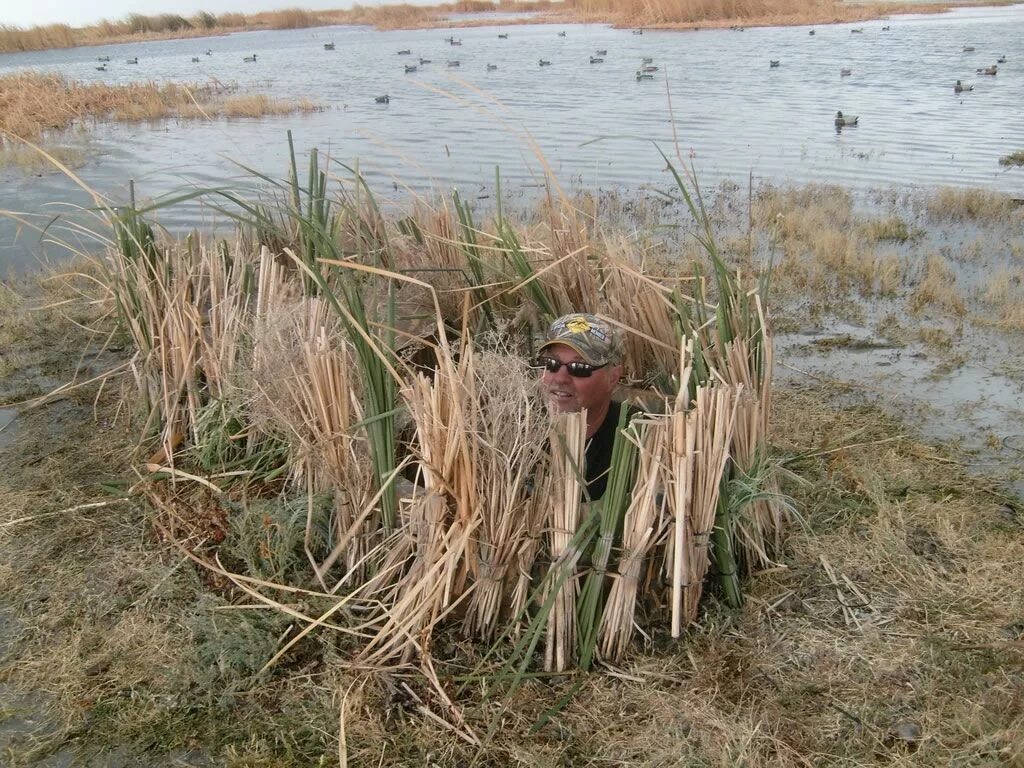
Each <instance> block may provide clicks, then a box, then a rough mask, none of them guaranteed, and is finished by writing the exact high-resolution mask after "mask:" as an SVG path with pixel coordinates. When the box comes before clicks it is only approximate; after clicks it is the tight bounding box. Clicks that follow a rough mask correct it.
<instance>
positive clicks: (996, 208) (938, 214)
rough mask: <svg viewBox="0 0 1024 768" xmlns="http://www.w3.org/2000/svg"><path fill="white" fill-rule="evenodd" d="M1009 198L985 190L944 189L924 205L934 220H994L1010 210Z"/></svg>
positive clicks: (1010, 211)
mask: <svg viewBox="0 0 1024 768" xmlns="http://www.w3.org/2000/svg"><path fill="white" fill-rule="evenodd" d="M1013 207H1014V206H1013V200H1012V199H1011V198H1010V196H1009V195H1005V194H1002V193H999V192H989V191H988V190H985V189H968V188H964V189H961V188H955V187H943V188H941V189H939V190H938V191H937V192H935V193H934V194H932V195H931V197H930V198H929V199H928V200H927V201H926V203H925V210H926V212H927V214H928V217H929V218H930V219H932V220H933V221H943V220H947V221H948V220H952V221H982V222H985V221H997V220H999V219H1004V218H1006V217H1007V216H1009V215H1010V214H1011V213H1012V211H1013Z"/></svg>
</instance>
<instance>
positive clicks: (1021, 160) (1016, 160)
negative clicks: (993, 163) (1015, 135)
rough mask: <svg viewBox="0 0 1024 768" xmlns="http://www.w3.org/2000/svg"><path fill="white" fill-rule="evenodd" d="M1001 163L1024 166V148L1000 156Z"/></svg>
mask: <svg viewBox="0 0 1024 768" xmlns="http://www.w3.org/2000/svg"><path fill="white" fill-rule="evenodd" d="M999 164H1000V165H1008V166H1018V167H1020V166H1024V149H1022V150H1020V151H1018V152H1011V153H1010V154H1008V155H1004V156H1003V157H1000V158H999Z"/></svg>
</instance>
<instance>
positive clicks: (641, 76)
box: [636, 71, 654, 80]
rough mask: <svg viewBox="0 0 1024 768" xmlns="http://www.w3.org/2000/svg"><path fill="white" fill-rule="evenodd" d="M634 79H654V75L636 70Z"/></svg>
mask: <svg viewBox="0 0 1024 768" xmlns="http://www.w3.org/2000/svg"><path fill="white" fill-rule="evenodd" d="M636 79H637V80H653V79H654V75H653V74H651V73H650V72H642V71H641V72H637V73H636Z"/></svg>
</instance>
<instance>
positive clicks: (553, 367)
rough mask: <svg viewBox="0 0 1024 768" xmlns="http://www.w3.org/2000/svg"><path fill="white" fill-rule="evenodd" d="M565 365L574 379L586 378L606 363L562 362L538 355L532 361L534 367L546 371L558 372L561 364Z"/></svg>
mask: <svg viewBox="0 0 1024 768" xmlns="http://www.w3.org/2000/svg"><path fill="white" fill-rule="evenodd" d="M563 365H564V366H565V370H566V371H567V372H568V373H569V375H570V376H572V377H573V378H574V379H587V378H590V376H592V375H593V373H594V371H596V370H598V369H600V368H604V367H605V366H606V365H608V363H603V364H602V365H591V364H590V363H582V362H579V361H575V360H574V361H573V362H571V363H563V362H562V361H561V360H556V359H555V358H553V357H546V356H542V357H538V358H537V359H536V360H534V362H533V367H534V368H543V369H544V370H545V371H547V372H548V373H558V371H559V369H560V368H561V367H562V366H563Z"/></svg>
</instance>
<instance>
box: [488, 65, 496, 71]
mask: <svg viewBox="0 0 1024 768" xmlns="http://www.w3.org/2000/svg"><path fill="white" fill-rule="evenodd" d="M497 68H498V65H497V64H488V65H487V71H488V72H491V71H492V70H495V69H497Z"/></svg>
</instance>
